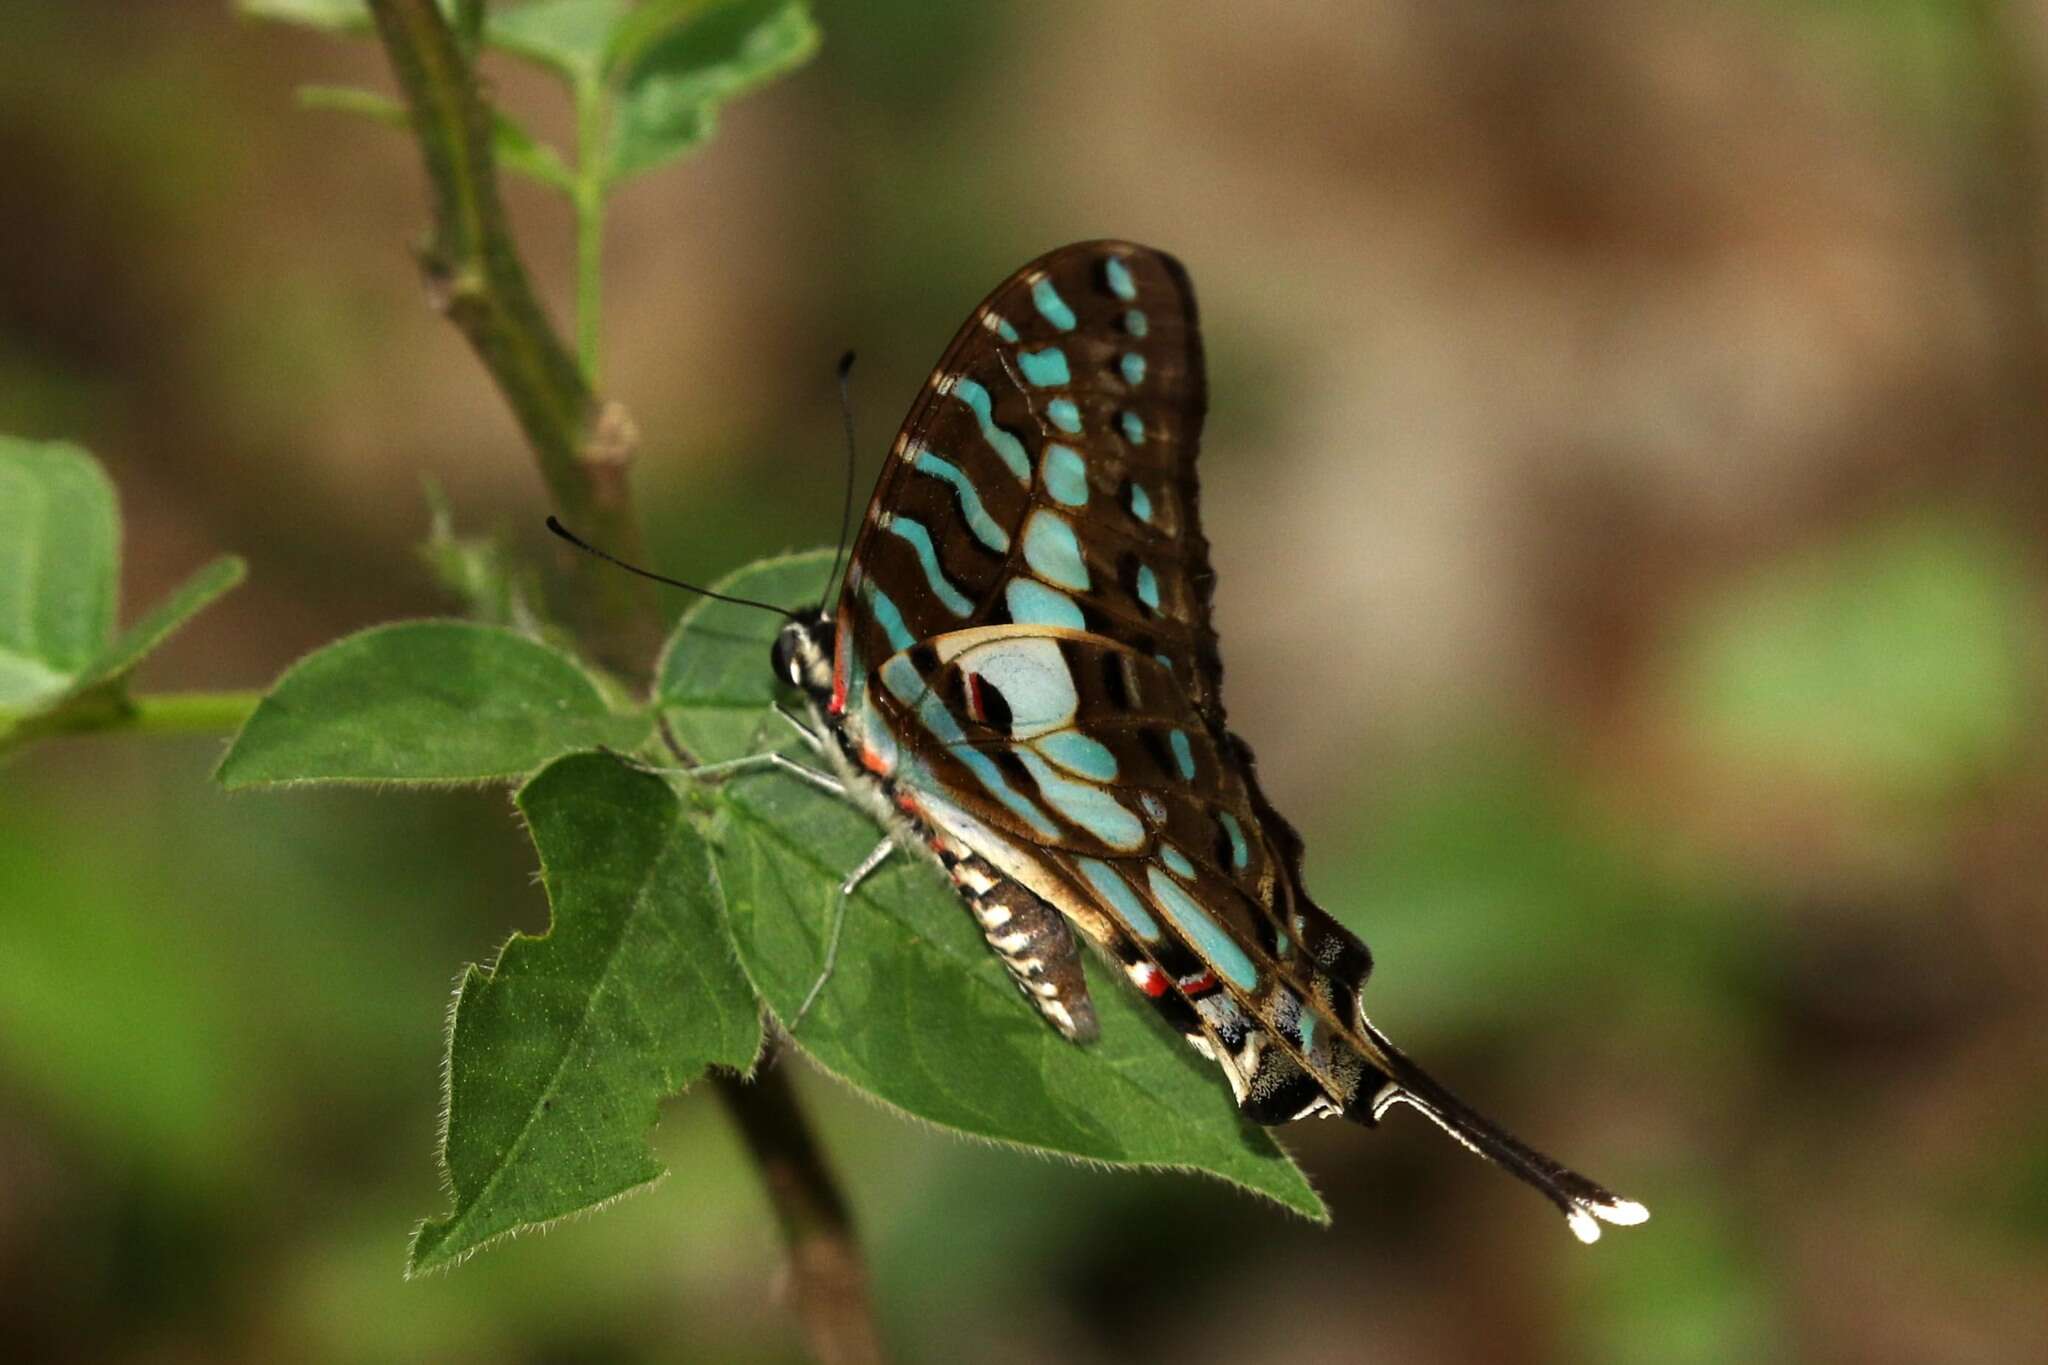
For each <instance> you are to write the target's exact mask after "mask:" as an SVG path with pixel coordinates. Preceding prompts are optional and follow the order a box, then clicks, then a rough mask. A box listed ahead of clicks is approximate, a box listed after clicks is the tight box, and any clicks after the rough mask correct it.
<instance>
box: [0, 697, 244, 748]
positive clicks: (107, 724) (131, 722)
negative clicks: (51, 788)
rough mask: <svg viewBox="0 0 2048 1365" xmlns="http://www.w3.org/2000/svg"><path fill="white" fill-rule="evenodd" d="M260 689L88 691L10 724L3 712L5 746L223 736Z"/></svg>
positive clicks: (0, 733)
mask: <svg viewBox="0 0 2048 1365" xmlns="http://www.w3.org/2000/svg"><path fill="white" fill-rule="evenodd" d="M262 700H263V694H262V693H261V692H254V691H250V692H156V693H145V694H144V695H142V696H139V697H130V696H122V695H120V694H119V693H117V692H115V691H112V690H102V691H95V692H88V693H86V694H85V695H84V696H81V697H76V698H73V699H72V700H70V701H68V702H65V703H64V704H63V705H61V706H59V707H57V708H56V709H55V710H52V711H45V712H43V713H41V714H40V715H34V716H27V717H24V718H22V719H21V720H19V721H17V722H14V723H13V724H12V725H11V726H10V724H9V723H8V718H7V716H6V714H5V713H4V712H0V748H10V749H11V748H15V747H18V746H20V745H23V744H27V743H29V742H30V741H32V740H38V739H50V738H53V737H55V736H58V735H96V734H107V733H111V732H119V733H123V734H135V735H224V734H231V733H233V732H234V731H236V730H239V729H241V728H242V722H244V721H246V720H247V719H249V713H250V712H251V711H254V710H255V709H256V703H258V702H260V701H262Z"/></svg>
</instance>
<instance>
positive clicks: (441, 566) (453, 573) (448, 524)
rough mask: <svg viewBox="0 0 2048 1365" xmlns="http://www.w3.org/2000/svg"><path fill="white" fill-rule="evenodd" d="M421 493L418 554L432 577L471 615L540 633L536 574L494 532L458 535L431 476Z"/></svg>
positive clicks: (444, 498) (524, 631)
mask: <svg viewBox="0 0 2048 1365" xmlns="http://www.w3.org/2000/svg"><path fill="white" fill-rule="evenodd" d="M426 499H427V514H428V518H429V520H428V523H427V539H426V541H425V543H423V544H422V545H421V546H420V547H419V555H420V559H421V561H422V562H423V563H425V564H426V566H427V569H428V570H429V571H430V572H431V573H432V574H433V575H434V579H435V581H436V582H438V583H439V584H440V585H441V586H442V587H443V588H445V589H447V590H448V592H450V593H452V594H453V595H454V596H455V597H457V598H459V599H460V600H461V601H462V603H463V605H464V606H465V607H466V608H467V609H468V614H469V617H470V619H471V620H473V621H481V622H483V623H484V624H485V625H491V626H507V627H510V628H511V629H513V630H516V631H518V632H519V633H520V634H521V635H532V636H535V637H539V636H541V635H542V633H543V631H544V630H545V628H546V622H545V620H544V618H543V615H542V613H541V611H540V609H539V608H538V606H537V605H536V604H537V603H538V602H539V601H540V600H541V590H540V580H539V576H538V575H537V574H536V573H535V572H534V571H533V569H532V568H531V567H530V566H528V565H526V564H523V563H522V562H520V560H519V557H518V556H517V555H515V554H513V553H511V551H510V550H509V548H508V547H507V546H506V544H505V542H504V540H503V539H501V538H500V537H498V536H495V535H458V534H457V533H456V530H455V510H454V508H453V507H451V506H450V505H449V503H448V497H447V494H445V493H443V492H442V491H441V488H440V485H439V484H437V483H435V482H434V481H432V480H428V482H427V488H426Z"/></svg>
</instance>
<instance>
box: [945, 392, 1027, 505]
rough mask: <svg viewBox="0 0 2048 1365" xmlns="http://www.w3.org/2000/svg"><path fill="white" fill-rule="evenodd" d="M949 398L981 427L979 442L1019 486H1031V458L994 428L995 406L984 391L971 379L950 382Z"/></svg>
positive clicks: (1007, 434)
mask: <svg viewBox="0 0 2048 1365" xmlns="http://www.w3.org/2000/svg"><path fill="white" fill-rule="evenodd" d="M953 396H954V397H955V398H958V399H959V400H960V401H961V402H963V403H965V404H966V405H967V406H968V407H969V408H970V409H972V410H973V412H974V416H975V420H977V421H978V422H980V423H981V438H982V439H983V440H984V441H987V442H988V443H989V447H990V448H991V449H993V450H994V451H995V453H996V454H997V455H1000V456H1001V457H1002V460H1003V463H1004V464H1006V465H1008V466H1009V467H1010V472H1011V473H1012V474H1015V475H1016V476H1017V478H1018V480H1019V481H1020V482H1022V483H1030V482H1031V457H1030V456H1029V455H1026V454H1025V453H1024V443H1023V442H1022V441H1020V440H1018V439H1017V438H1016V437H1015V436H1014V435H1012V434H1011V433H1010V432H1007V431H1004V430H1003V429H1002V428H1001V427H999V426H997V425H996V415H995V413H996V409H995V403H994V401H993V400H991V399H990V398H989V396H988V390H987V389H985V388H983V387H982V386H981V385H980V384H978V383H976V382H975V381H974V380H972V379H958V380H955V381H954V382H953Z"/></svg>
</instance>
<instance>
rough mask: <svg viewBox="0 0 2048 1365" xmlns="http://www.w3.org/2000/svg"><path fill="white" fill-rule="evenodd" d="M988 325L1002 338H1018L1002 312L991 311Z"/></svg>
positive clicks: (1135, 334)
mask: <svg viewBox="0 0 2048 1365" xmlns="http://www.w3.org/2000/svg"><path fill="white" fill-rule="evenodd" d="M988 325H989V326H990V327H993V328H994V329H995V333H996V335H997V336H999V337H1001V338H1002V339H1003V340H1005V341H1015V340H1017V329H1016V328H1015V327H1012V326H1011V325H1010V320H1009V319H1008V318H1006V317H1004V316H1003V315H1002V314H1001V313H990V314H989V315H988ZM1131 335H1132V336H1143V335H1144V333H1142V332H1133V333H1131Z"/></svg>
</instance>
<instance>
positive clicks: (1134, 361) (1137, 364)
mask: <svg viewBox="0 0 2048 1365" xmlns="http://www.w3.org/2000/svg"><path fill="white" fill-rule="evenodd" d="M1117 363H1118V364H1119V365H1120V366H1121V367H1122V369H1123V372H1124V382H1125V383H1126V384H1129V385H1130V386H1131V387H1132V388H1136V387H1137V386H1138V385H1140V384H1142V383H1144V382H1145V357H1143V356H1141V355H1139V354H1138V353H1137V352H1136V351H1125V352H1124V358H1123V359H1122V360H1121V361H1119V362H1117Z"/></svg>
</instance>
